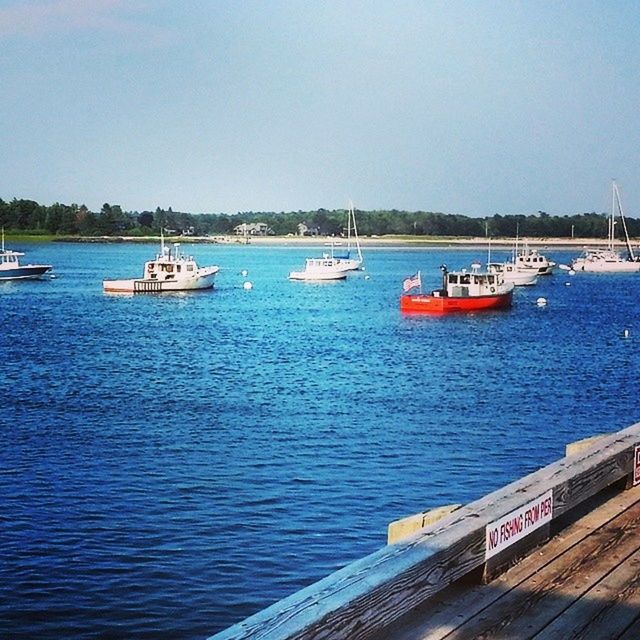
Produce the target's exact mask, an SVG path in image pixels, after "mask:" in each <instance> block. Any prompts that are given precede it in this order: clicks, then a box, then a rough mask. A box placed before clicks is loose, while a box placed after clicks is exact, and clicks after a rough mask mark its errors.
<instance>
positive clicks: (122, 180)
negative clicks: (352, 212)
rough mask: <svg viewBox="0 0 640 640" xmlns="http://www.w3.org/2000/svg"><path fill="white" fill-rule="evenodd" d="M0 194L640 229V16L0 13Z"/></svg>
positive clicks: (202, 0)
mask: <svg viewBox="0 0 640 640" xmlns="http://www.w3.org/2000/svg"><path fill="white" fill-rule="evenodd" d="M0 87H1V89H2V99H1V100H0V123H1V126H0V197H1V198H3V199H4V200H10V199H12V198H14V197H16V198H31V199H34V200H37V201H38V202H41V203H43V204H51V203H53V202H56V201H57V202H63V203H67V204H70V203H72V202H75V203H78V204H82V203H84V204H86V205H87V206H88V207H90V208H91V209H93V210H98V209H99V208H100V207H101V206H102V204H103V203H104V202H109V203H110V204H119V205H121V206H122V207H123V208H124V209H126V210H143V209H155V208H156V207H157V206H161V207H165V208H166V207H169V206H171V207H173V209H174V210H178V211H189V212H193V213H197V212H205V211H206V212H223V211H224V212H228V213H235V212H237V211H247V210H253V211H290V210H298V209H303V210H307V209H316V208H318V207H324V208H327V209H333V208H341V207H344V206H346V204H347V202H348V200H349V198H351V199H353V200H354V202H355V204H356V206H357V207H358V208H361V209H380V208H397V209H407V210H418V209H420V210H427V211H443V212H446V213H461V214H465V215H472V216H482V215H493V214H495V213H499V214H509V213H525V214H529V213H535V212H537V211H538V210H543V211H547V212H548V213H550V214H564V213H582V212H585V211H594V210H595V211H606V210H608V208H609V205H610V180H611V178H616V179H617V180H618V182H619V184H620V187H621V191H622V197H623V206H624V208H625V212H626V213H627V215H630V216H633V217H640V179H639V178H640V135H639V134H640V126H639V125H640V3H638V2H635V1H628V2H623V1H611V2H609V1H607V2H602V1H601V0H570V1H568V2H557V1H556V0H553V1H551V0H549V1H547V0H531V1H528V2H518V1H510V0H505V1H492V0H477V1H472V0H469V1H461V0H460V1H456V0H446V1H442V2H440V1H429V0H416V1H413V0H394V1H393V2H389V1H384V2H383V1H359V0H335V1H333V0H329V1H326V2H321V1H318V2H308V1H307V0H287V1H280V0H259V1H258V0H256V1H254V0H235V1H231V0H229V1H227V0H220V1H214V0H181V1H168V0H0Z"/></svg>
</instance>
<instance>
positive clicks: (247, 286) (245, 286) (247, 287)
mask: <svg viewBox="0 0 640 640" xmlns="http://www.w3.org/2000/svg"><path fill="white" fill-rule="evenodd" d="M242 287H243V289H246V290H247V291H249V289H253V285H252V284H251V283H250V282H249V281H248V280H247V282H245V283H244V284H243V285H242Z"/></svg>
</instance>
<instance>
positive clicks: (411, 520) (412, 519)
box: [387, 504, 462, 544]
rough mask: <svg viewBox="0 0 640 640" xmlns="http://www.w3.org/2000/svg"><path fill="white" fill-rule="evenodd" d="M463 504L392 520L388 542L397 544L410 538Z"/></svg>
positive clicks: (436, 508) (437, 508)
mask: <svg viewBox="0 0 640 640" xmlns="http://www.w3.org/2000/svg"><path fill="white" fill-rule="evenodd" d="M461 506H462V505H461V504H448V505H446V506H444V507H435V508H434V509H429V510H428V511H422V512H421V513H416V514H415V515H413V516H407V517H406V518H401V519H400V520H394V521H393V522H390V523H389V528H388V530H387V544H395V543H396V542H400V541H401V540H404V539H405V538H408V537H409V536H411V535H413V534H415V533H416V532H418V531H420V529H424V528H425V527H428V526H429V525H431V524H434V523H436V522H438V520H441V519H442V518H444V517H445V516H448V515H449V514H450V513H453V512H454V511H456V509H459V508H460V507H461Z"/></svg>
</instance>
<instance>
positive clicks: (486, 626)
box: [376, 487, 640, 640]
mask: <svg viewBox="0 0 640 640" xmlns="http://www.w3.org/2000/svg"><path fill="white" fill-rule="evenodd" d="M593 506H594V505H593V504H591V505H587V508H589V507H590V508H593ZM583 513H584V515H581V517H579V518H578V519H575V517H574V521H573V522H572V523H570V524H568V526H566V528H564V529H562V530H561V531H560V532H559V533H558V534H556V535H555V536H554V537H553V538H552V539H551V540H549V541H548V542H547V543H546V544H545V545H544V546H542V547H540V548H539V549H538V550H536V551H534V552H532V553H531V554H530V555H529V556H527V557H526V558H525V559H523V560H522V561H520V562H519V563H518V564H516V565H515V566H513V567H511V568H510V569H509V570H508V571H507V572H506V573H504V574H502V575H501V576H500V577H499V578H497V579H495V580H493V581H491V582H489V583H488V584H477V583H476V584H469V582H468V581H467V583H466V584H465V583H463V582H462V581H460V582H458V583H455V584H453V585H451V586H450V587H448V588H447V589H445V590H444V591H442V592H440V593H439V594H437V595H436V596H434V597H432V598H430V599H429V600H427V601H426V602H424V603H423V604H422V605H420V606H418V607H417V608H416V609H414V610H413V611H411V612H409V613H408V614H406V615H405V616H404V617H403V618H401V619H400V620H399V621H397V622H396V623H395V624H393V625H392V626H390V627H388V628H386V629H385V631H384V633H382V634H380V635H378V636H376V640H382V639H383V638H385V639H390V638H393V640H436V639H438V640H439V639H446V640H454V639H455V640H471V639H472V638H474V639H475V638H483V639H486V640H489V639H493V638H504V639H506V638H509V639H511V638H513V639H515V638H517V639H518V640H524V639H528V638H535V639H536V640H568V639H572V640H577V639H584V640H587V639H589V640H595V639H598V640H607V639H611V640H613V639H617V640H638V638H640V535H638V534H639V533H640V487H635V488H632V489H629V490H627V491H623V492H621V493H615V494H611V493H610V494H607V495H606V496H605V497H604V498H600V501H599V503H598V504H597V505H595V508H593V510H591V511H589V512H587V509H585V510H584V511H583Z"/></svg>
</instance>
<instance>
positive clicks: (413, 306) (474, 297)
mask: <svg viewBox="0 0 640 640" xmlns="http://www.w3.org/2000/svg"><path fill="white" fill-rule="evenodd" d="M440 270H441V271H442V288H441V289H436V290H435V291H432V292H431V293H428V294H427V293H409V291H410V290H411V289H413V288H415V287H419V286H421V281H420V272H418V274H416V276H413V277H412V278H407V280H405V283H404V288H405V293H404V294H403V295H402V296H400V310H401V311H403V312H405V313H455V312H468V311H490V310H493V309H508V308H509V307H510V306H511V301H512V297H513V283H512V282H505V281H504V276H503V274H501V273H486V272H481V271H480V265H477V264H474V265H472V268H471V271H467V270H466V269H463V270H462V271H448V270H447V268H446V267H445V266H442V267H440Z"/></svg>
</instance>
